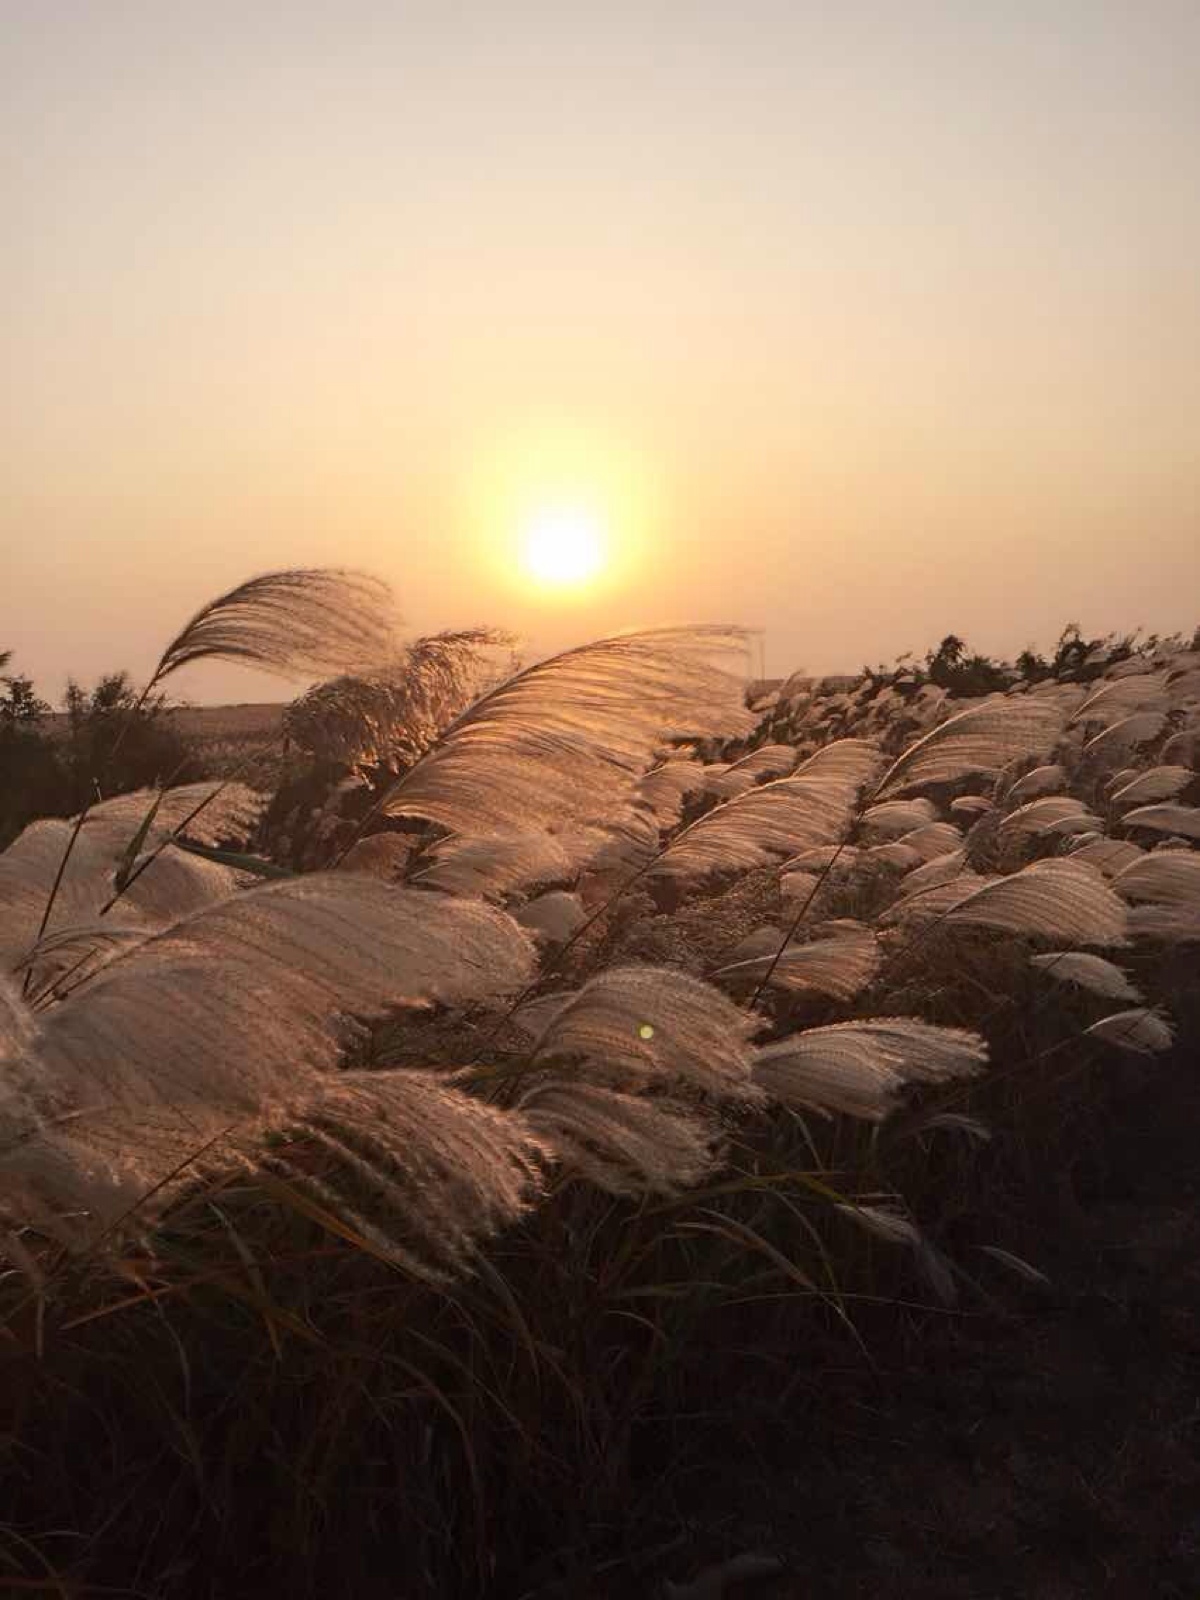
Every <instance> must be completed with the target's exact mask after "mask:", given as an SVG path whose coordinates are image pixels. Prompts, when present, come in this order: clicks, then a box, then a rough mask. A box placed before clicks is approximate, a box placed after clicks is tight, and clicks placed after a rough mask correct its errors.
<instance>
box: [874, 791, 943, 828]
mask: <svg viewBox="0 0 1200 1600" xmlns="http://www.w3.org/2000/svg"><path fill="white" fill-rule="evenodd" d="M936 818H937V808H936V806H935V805H934V803H933V801H932V800H926V799H925V798H924V796H921V797H920V798H918V799H916V800H882V801H880V803H879V804H878V805H874V806H870V807H868V809H867V810H866V811H864V812H863V827H864V828H865V829H866V831H867V832H868V833H872V834H875V835H878V836H880V837H882V838H885V839H887V838H896V839H898V838H900V837H901V835H903V834H906V833H911V832H912V830H913V829H914V828H920V827H923V826H924V825H925V823H927V822H933V821H935V820H936Z"/></svg>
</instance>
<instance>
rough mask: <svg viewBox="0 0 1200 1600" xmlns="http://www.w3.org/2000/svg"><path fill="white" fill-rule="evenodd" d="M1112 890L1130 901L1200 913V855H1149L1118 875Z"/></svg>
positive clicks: (1172, 852) (1187, 852) (1157, 852)
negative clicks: (1143, 901) (1148, 901)
mask: <svg viewBox="0 0 1200 1600" xmlns="http://www.w3.org/2000/svg"><path fill="white" fill-rule="evenodd" d="M1112 886H1113V888H1114V889H1115V890H1116V891H1117V893H1118V894H1123V895H1125V897H1126V898H1127V899H1129V900H1154V901H1157V902H1158V903H1159V904H1160V905H1167V906H1189V907H1191V909H1192V910H1193V911H1197V912H1200V853H1197V852H1196V851H1192V850H1154V851H1151V852H1150V853H1149V854H1146V855H1141V856H1139V857H1138V858H1137V859H1136V860H1135V861H1133V862H1131V863H1130V865H1129V866H1127V867H1124V868H1123V869H1122V870H1121V871H1120V872H1118V873H1117V874H1116V876H1115V877H1114V878H1113V880H1112Z"/></svg>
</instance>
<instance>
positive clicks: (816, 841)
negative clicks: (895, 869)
mask: <svg viewBox="0 0 1200 1600" xmlns="http://www.w3.org/2000/svg"><path fill="white" fill-rule="evenodd" d="M877 762H878V756H877V755H876V752H875V751H874V749H873V748H872V747H871V746H869V745H866V744H863V743H862V742H861V741H859V740H853V739H845V740H840V741H838V743H836V744H832V745H827V746H826V747H825V748H824V749H823V750H819V751H818V752H817V754H816V755H815V756H812V757H811V758H810V759H809V760H808V761H806V762H804V764H803V765H802V766H800V767H798V768H797V770H796V771H795V772H794V773H793V774H792V775H791V776H790V777H787V778H777V779H775V781H774V782H772V783H764V784H761V785H759V786H758V787H757V788H754V789H750V790H749V791H748V792H747V793H745V794H742V795H738V796H736V797H735V798H734V799H732V800H727V801H726V802H725V803H724V804H723V805H719V806H716V807H714V809H713V810H712V811H709V812H706V813H705V815H704V816H702V817H700V818H698V819H697V821H695V822H693V823H692V824H691V826H690V827H687V828H685V829H684V830H683V831H682V833H679V834H677V835H676V836H675V838H674V839H672V840H671V841H670V843H669V844H668V845H667V847H666V849H665V850H664V851H663V853H662V855H661V856H660V858H659V859H658V860H657V861H656V862H655V863H654V865H653V867H652V868H651V875H652V876H656V877H683V878H690V877H703V876H704V875H705V874H706V873H709V872H719V871H725V870H729V869H731V868H737V867H741V868H750V867H759V866H765V865H767V864H769V863H770V862H772V861H773V860H776V859H778V858H779V857H780V856H790V855H793V854H795V853H796V852H797V851H800V850H805V849H812V848H814V847H815V846H818V845H822V844H828V843H831V842H834V841H836V840H838V839H839V838H840V837H841V836H842V835H843V834H844V833H845V831H846V829H847V827H848V826H849V822H850V813H851V810H852V808H853V805H854V801H855V797H856V795H857V792H858V789H859V787H860V785H861V784H862V783H863V782H865V781H866V778H867V777H868V776H869V775H870V774H871V772H872V771H873V770H874V769H875V766H876V765H877Z"/></svg>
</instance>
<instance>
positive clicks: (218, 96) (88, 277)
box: [0, 0, 1200, 699]
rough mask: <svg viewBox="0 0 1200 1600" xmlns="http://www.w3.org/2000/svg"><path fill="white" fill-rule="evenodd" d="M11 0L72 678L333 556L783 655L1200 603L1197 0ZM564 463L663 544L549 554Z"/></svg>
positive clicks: (231, 687) (506, 607)
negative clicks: (599, 0)
mask: <svg viewBox="0 0 1200 1600" xmlns="http://www.w3.org/2000/svg"><path fill="white" fill-rule="evenodd" d="M2 19H3V27H4V36H5V45H4V50H3V52H2V53H0V200H2V202H3V208H4V210H3V214H4V218H5V230H4V234H5V245H4V249H3V251H2V252H0V318H2V319H3V324H4V330H3V346H2V349H3V359H2V361H0V437H2V438H3V448H2V449H0V539H2V542H3V550H2V563H0V647H3V646H8V647H11V648H13V649H15V651H16V652H17V657H18V664H19V665H20V667H21V668H22V669H23V670H26V671H28V672H31V673H33V674H34V676H35V677H36V678H37V679H38V681H39V683H40V685H41V686H42V688H43V691H44V692H49V693H51V694H54V695H57V693H58V692H59V691H60V690H61V686H62V683H63V680H64V678H65V676H66V673H67V672H68V671H74V672H75V673H76V674H77V675H79V676H81V677H83V678H89V677H93V676H94V675H95V674H97V673H98V672H100V671H102V670H104V669H107V668H110V667H115V666H128V667H129V668H131V669H132V670H134V671H135V672H137V673H143V672H145V671H146V670H147V669H148V668H149V666H150V664H151V663H152V661H153V659H154V657H155V655H156V654H157V650H158V648H159V646H160V645H161V644H162V642H163V641H164V639H165V637H166V636H167V635H168V634H169V633H170V632H172V631H173V629H174V628H175V626H176V625H177V624H178V623H179V622H180V621H182V619H183V618H184V617H185V616H186V615H187V613H188V612H189V611H191V610H192V609H193V608H194V607H195V606H196V605H197V604H199V603H200V602H202V601H203V600H205V599H207V598H208V597H209V596H210V595H212V594H213V593H215V592H217V591H218V590H220V589H222V588H224V587H227V586H228V585H230V584H231V583H233V582H236V581H237V580H238V579H239V578H241V577H244V576H248V575H249V574H250V573H251V572H253V571H257V570H262V569H264V568H268V567H272V566H279V565H288V564H300V563H313V562H331V563H338V564H345V565H355V566H365V567H368V568H370V569H372V570H375V571H378V572H379V573H380V574H382V575H383V576H385V577H387V578H389V579H390V580H391V581H392V583H393V584H394V585H395V588H396V591H397V595H398V598H399V601H400V605H401V609H402V611H403V614H404V616H405V618H406V620H407V622H408V624H409V625H410V627H411V628H412V629H413V630H414V631H420V632H428V631H431V630H433V629H436V628H440V627H447V626H453V625H456V624H467V623H474V622H491V623H495V624H497V625H505V626H508V627H510V628H513V629H515V630H518V631H520V632H521V633H522V634H523V635H524V636H525V637H526V639H527V641H528V642H529V648H530V649H531V650H538V651H540V650H544V649H549V648H552V647H556V646H559V645H561V644H565V643H568V642H572V641H574V640H578V639H580V638H582V637H584V636H586V635H591V634H596V633H599V632H603V631H608V630H611V629H614V628H617V627H622V626H626V625H632V624H637V623H642V622H658V621H664V620H672V621H675V620H691V619H695V620H734V621H740V622H745V623H748V624H751V625H756V626H759V627H762V628H764V629H765V630H766V634H765V640H766V656H767V667H768V670H771V671H776V672H783V671H785V670H788V669H790V668H792V667H795V666H800V665H805V666H808V667H809V668H811V669H814V670H835V669H838V668H852V667H855V666H857V665H860V664H861V663H862V661H863V660H865V659H870V660H872V661H875V660H879V659H883V658H889V657H891V656H892V655H894V654H895V653H896V652H898V651H900V650H904V649H907V648H915V649H918V650H920V649H923V648H924V647H925V646H927V645H928V644H930V643H935V642H936V641H937V639H938V638H939V637H940V636H941V635H942V634H944V633H946V632H948V631H950V630H952V629H953V630H954V631H955V632H958V633H960V634H965V635H966V636H967V637H968V638H969V639H970V640H971V642H972V643H973V644H975V645H976V646H978V647H979V648H983V649H986V650H988V651H996V652H1003V653H1011V652H1015V651H1016V650H1019V649H1020V648H1021V647H1022V646H1023V645H1024V644H1026V643H1028V642H1039V643H1041V644H1042V645H1045V644H1047V643H1049V642H1051V641H1052V640H1053V638H1054V636H1055V635H1056V634H1057V632H1058V631H1059V628H1060V627H1061V625H1062V624H1063V623H1064V622H1065V621H1067V620H1078V621H1080V622H1081V623H1082V624H1083V625H1084V627H1085V628H1086V629H1088V630H1089V631H1095V632H1100V631H1104V630H1108V629H1111V628H1118V627H1120V628H1128V627H1133V626H1135V625H1137V624H1139V623H1140V624H1144V625H1146V626H1147V627H1154V628H1159V629H1175V628H1186V629H1188V630H1190V629H1191V628H1192V627H1193V626H1195V624H1196V623H1197V622H1200V582H1198V579H1200V554H1198V551H1200V530H1198V526H1197V525H1198V520H1200V515H1198V514H1200V272H1198V271H1197V263H1198V262H1200V93H1197V83H1196V63H1197V61H1200V6H1198V5H1197V4H1195V0H1143V3H1140V4H1136V5H1135V4H1133V3H1132V0H1128V3H1121V4H1116V3H1110V0H1007V3H1005V4H999V3H996V4H993V3H985V0H974V3H972V4H969V5H968V4H959V3H958V0H942V3H933V0H874V3H867V0H844V3H841V4H838V5H837V6H833V5H829V4H827V3H822V4H819V5H818V4H806V3H804V0H786V3H778V4H775V3H766V0H758V3H755V0H741V3H739V4H736V5H735V4H732V3H729V4H719V5H718V4H707V3H703V0H658V3H654V0H640V3H637V4H625V3H607V4H604V5H594V6H592V5H582V4H563V3H556V4H550V3H545V4H540V3H539V4H533V3H522V0H504V3H503V4H500V3H494V0H488V3H482V4H451V3H449V0H429V3H420V4H418V3H400V0H390V3H387V4H383V3H379V4H366V3H361V0H344V3H338V4H334V3H332V0H329V3H324V4H315V3H309V4H304V3H301V0H292V3H289V4H286V5H284V4H275V3H270V0H260V3H258V4H256V5H254V6H245V5H242V4H240V3H239V4H237V5H233V4H227V3H217V0H206V3H205V4H203V5H201V4H182V3H181V4H173V3H172V4H162V3H158V0H155V3H124V0H106V3H105V4H104V5H94V4H93V5H74V4H70V3H68V0H36V3H34V0H6V3H5V4H4V5H3V8H2ZM563 493H569V494H572V495H575V496H577V497H582V498H585V499H586V498H588V497H589V496H590V497H591V498H592V499H593V500H594V501H595V502H596V503H597V504H598V505H599V506H600V507H601V509H602V511H603V512H604V513H605V514H606V515H607V516H608V517H609V518H610V519H611V522H612V531H613V538H614V543H615V546H616V548H617V552H618V555H619V560H618V561H617V562H616V563H615V565H614V567H613V569H612V571H611V573H610V574H609V576H608V579H607V580H606V581H605V582H603V583H601V584H599V585H597V586H596V587H595V589H593V590H589V591H588V592H587V593H583V594H579V595H576V596H573V597H571V598H569V599H564V598H563V597H562V596H554V595H547V594H540V593H538V592H536V591H534V590H533V589H532V588H531V586H530V584H529V583H528V582H527V581H526V580H525V579H523V578H522V577H521V576H520V574H519V573H518V572H517V571H516V570H515V568H514V563H513V559H512V553H511V552H512V547H513V540H514V537H515V532H514V527H513V522H514V519H516V518H518V517H519V516H520V515H521V514H522V513H521V512H520V510H519V509H516V508H520V507H522V506H526V505H527V504H533V503H535V502H537V501H538V500H539V499H545V498H547V497H549V498H553V497H554V496H557V495H560V494H563ZM176 689H177V692H179V693H181V694H184V695H191V696H193V697H195V698H197V699H203V698H237V699H244V698H255V697H259V696H262V695H263V694H264V681H263V680H262V679H256V678H251V677H248V676H246V675H245V674H242V673H239V672H237V671H236V670H234V669H228V670H226V669H220V670H216V671H213V670H209V671H207V672H198V673H196V674H195V675H193V676H190V677H187V678H186V679H185V678H184V677H183V676H181V677H180V678H179V679H178V680H177V681H176ZM265 692H266V694H268V695H270V696H273V697H274V696H278V695H279V694H280V693H282V692H285V691H283V690H281V689H279V688H277V687H275V688H272V687H271V686H269V685H267V686H266V688H265Z"/></svg>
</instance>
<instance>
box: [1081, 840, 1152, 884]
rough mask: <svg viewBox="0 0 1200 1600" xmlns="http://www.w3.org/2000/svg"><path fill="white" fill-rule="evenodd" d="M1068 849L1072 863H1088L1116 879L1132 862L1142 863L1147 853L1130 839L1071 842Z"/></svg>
mask: <svg viewBox="0 0 1200 1600" xmlns="http://www.w3.org/2000/svg"><path fill="white" fill-rule="evenodd" d="M1067 849H1068V850H1069V851H1070V853H1071V859H1072V861H1083V862H1086V863H1087V865H1088V866H1089V867H1096V868H1097V869H1098V870H1099V871H1100V872H1102V873H1103V874H1104V876H1105V877H1106V878H1112V877H1115V876H1116V874H1117V873H1118V872H1120V871H1121V869H1122V868H1123V867H1127V866H1128V865H1129V864H1130V862H1131V861H1140V860H1141V858H1142V856H1143V855H1144V854H1145V851H1144V850H1143V849H1142V848H1141V846H1140V845H1136V844H1133V843H1131V842H1130V840H1128V839H1085V838H1081V839H1080V840H1079V841H1078V843H1076V842H1075V841H1074V840H1069V841H1068V843H1067Z"/></svg>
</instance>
